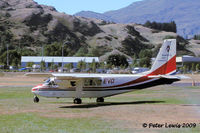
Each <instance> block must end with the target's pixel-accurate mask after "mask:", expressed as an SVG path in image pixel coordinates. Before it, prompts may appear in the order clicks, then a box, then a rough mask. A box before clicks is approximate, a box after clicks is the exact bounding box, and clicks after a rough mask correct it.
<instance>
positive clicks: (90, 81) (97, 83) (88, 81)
mask: <svg viewBox="0 0 200 133" xmlns="http://www.w3.org/2000/svg"><path fill="white" fill-rule="evenodd" d="M101 82H102V80H99V79H86V80H85V82H84V86H101Z"/></svg>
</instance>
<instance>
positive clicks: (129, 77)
mask: <svg viewBox="0 0 200 133" xmlns="http://www.w3.org/2000/svg"><path fill="white" fill-rule="evenodd" d="M79 75H90V74H79ZM92 75H95V74H92ZM98 76H101V78H100V79H98V81H95V80H93V79H92V78H91V79H90V78H88V79H83V86H82V90H81V91H80V94H78V95H79V98H98V97H108V96H113V95H117V94H121V93H125V92H130V91H134V90H139V89H144V88H147V87H152V86H156V85H161V84H170V83H172V82H174V81H175V80H169V79H164V78H163V79H160V78H149V77H148V76H147V75H146V74H144V75H141V74H139V75H137V74H135V75H133V74H98ZM51 80H52V81H54V83H56V84H55V85H48V84H46V83H44V84H40V85H38V86H36V87H33V88H32V92H33V93H34V94H35V95H40V96H44V97H57V98H76V97H77V91H76V90H77V87H79V86H78V85H77V80H65V81H60V80H57V79H56V78H54V77H52V78H51ZM91 80H92V82H93V83H91V84H90V83H89V84H85V82H90V81H91ZM59 82H61V83H59ZM62 82H69V84H64V85H66V86H69V87H65V86H63V85H61V86H62V87H60V86H59V84H62ZM70 82H74V83H75V84H76V85H75V86H72V85H70ZM97 82H98V83H97ZM80 87H81V86H80Z"/></svg>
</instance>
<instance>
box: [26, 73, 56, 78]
mask: <svg viewBox="0 0 200 133" xmlns="http://www.w3.org/2000/svg"><path fill="white" fill-rule="evenodd" d="M24 75H25V76H29V77H51V76H53V75H52V73H26V74H24Z"/></svg>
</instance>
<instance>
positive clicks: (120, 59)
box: [107, 54, 128, 68]
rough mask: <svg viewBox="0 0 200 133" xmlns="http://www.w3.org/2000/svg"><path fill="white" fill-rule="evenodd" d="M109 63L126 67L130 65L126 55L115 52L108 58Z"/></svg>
mask: <svg viewBox="0 0 200 133" xmlns="http://www.w3.org/2000/svg"><path fill="white" fill-rule="evenodd" d="M107 63H108V64H111V65H114V66H115V67H119V66H121V65H122V66H124V67H125V68H127V67H128V61H127V59H126V57H125V56H124V55H119V54H113V55H110V56H109V57H108V59H107Z"/></svg>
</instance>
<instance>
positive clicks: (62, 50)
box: [61, 43, 64, 72]
mask: <svg viewBox="0 0 200 133" xmlns="http://www.w3.org/2000/svg"><path fill="white" fill-rule="evenodd" d="M63 49H64V43H62V68H61V72H63V56H64V51H63Z"/></svg>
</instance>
